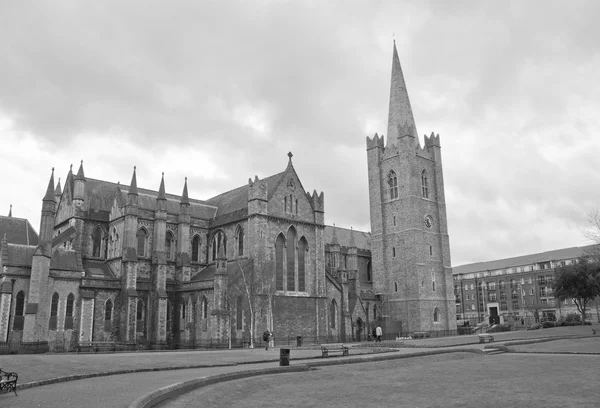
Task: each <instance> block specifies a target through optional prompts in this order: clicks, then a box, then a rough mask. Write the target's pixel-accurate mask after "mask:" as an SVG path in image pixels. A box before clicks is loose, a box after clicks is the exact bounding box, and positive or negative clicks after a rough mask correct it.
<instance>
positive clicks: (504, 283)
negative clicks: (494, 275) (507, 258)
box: [498, 280, 506, 290]
mask: <svg viewBox="0 0 600 408" xmlns="http://www.w3.org/2000/svg"><path fill="white" fill-rule="evenodd" d="M498 286H500V290H504V289H506V282H504V281H503V280H501V281H500V284H499V285H498Z"/></svg>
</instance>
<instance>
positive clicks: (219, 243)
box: [212, 231, 227, 261]
mask: <svg viewBox="0 0 600 408" xmlns="http://www.w3.org/2000/svg"><path fill="white" fill-rule="evenodd" d="M221 247H223V253H224V254H225V255H227V237H226V236H225V234H223V231H217V232H216V233H215V235H214V236H213V240H212V256H213V259H212V260H213V261H216V260H217V257H218V256H219V251H220V250H221Z"/></svg>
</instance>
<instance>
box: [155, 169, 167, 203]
mask: <svg viewBox="0 0 600 408" xmlns="http://www.w3.org/2000/svg"><path fill="white" fill-rule="evenodd" d="M156 199H157V200H166V199H167V196H166V194H165V173H163V174H162V178H161V179H160V187H159V188H158V197H156Z"/></svg>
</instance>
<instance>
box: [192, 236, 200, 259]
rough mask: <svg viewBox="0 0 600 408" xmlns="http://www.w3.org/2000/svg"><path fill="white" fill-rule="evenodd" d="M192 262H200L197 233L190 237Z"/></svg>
mask: <svg viewBox="0 0 600 408" xmlns="http://www.w3.org/2000/svg"><path fill="white" fill-rule="evenodd" d="M192 262H200V237H199V236H198V235H195V236H194V239H192Z"/></svg>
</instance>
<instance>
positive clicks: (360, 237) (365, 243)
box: [323, 225, 371, 251]
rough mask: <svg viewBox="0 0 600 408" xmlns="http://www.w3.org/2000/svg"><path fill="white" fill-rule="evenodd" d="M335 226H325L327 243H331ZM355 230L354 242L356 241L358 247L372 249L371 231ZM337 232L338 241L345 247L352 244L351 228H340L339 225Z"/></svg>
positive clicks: (336, 228)
mask: <svg viewBox="0 0 600 408" xmlns="http://www.w3.org/2000/svg"><path fill="white" fill-rule="evenodd" d="M333 228H334V227H332V226H330V225H326V226H325V233H324V237H323V240H324V241H325V244H330V243H331V241H332V239H333ZM353 232H354V242H355V243H356V247H357V248H359V249H365V250H368V251H370V250H371V233H370V232H363V231H357V230H353ZM335 233H336V235H337V239H338V242H339V243H340V245H341V246H343V247H348V246H350V229H347V228H340V227H338V226H336V227H335Z"/></svg>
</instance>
